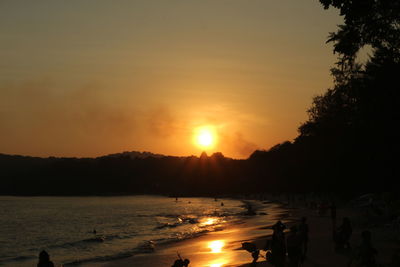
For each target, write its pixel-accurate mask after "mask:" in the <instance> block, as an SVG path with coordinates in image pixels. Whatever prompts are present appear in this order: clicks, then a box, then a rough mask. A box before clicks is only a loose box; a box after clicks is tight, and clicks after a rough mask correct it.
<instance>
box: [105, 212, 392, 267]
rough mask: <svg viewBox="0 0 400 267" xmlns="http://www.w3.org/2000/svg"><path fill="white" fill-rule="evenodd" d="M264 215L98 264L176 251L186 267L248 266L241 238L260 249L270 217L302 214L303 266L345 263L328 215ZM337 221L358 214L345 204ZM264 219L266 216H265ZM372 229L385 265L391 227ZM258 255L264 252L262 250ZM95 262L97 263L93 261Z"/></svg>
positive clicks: (356, 231)
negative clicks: (216, 244)
mask: <svg viewBox="0 0 400 267" xmlns="http://www.w3.org/2000/svg"><path fill="white" fill-rule="evenodd" d="M278 206H279V205H277V206H276V207H275V209H274V212H273V213H272V214H271V213H270V214H268V215H256V216H252V217H250V218H249V219H246V220H245V221H244V222H243V223H240V224H231V225H229V226H228V227H226V228H225V229H223V230H221V231H217V232H212V233H208V234H206V235H203V236H200V237H197V238H193V239H188V240H184V241H181V242H176V243H171V244H167V245H163V246H160V247H157V249H156V251H155V252H154V253H150V254H145V255H137V256H133V257H130V258H125V259H120V260H115V261H112V262H107V263H104V264H102V265H100V266H102V267H117V266H119V267H124V266H152V267H161V266H163V267H165V266H172V264H173V262H174V260H176V259H177V258H178V257H177V253H178V252H179V254H180V255H181V256H182V258H189V259H190V261H191V263H190V265H189V266H190V267H206V266H207V267H230V266H242V267H245V266H250V262H251V260H252V258H251V255H250V253H249V252H247V251H245V250H243V249H241V244H242V242H246V241H252V242H255V243H256V244H257V246H258V247H259V248H260V249H261V248H263V247H264V245H265V243H266V240H267V239H268V238H270V235H271V233H272V232H271V229H270V228H269V227H270V226H271V225H270V224H267V223H265V222H266V221H268V220H270V219H274V220H278V219H283V221H284V222H286V223H287V224H289V225H290V224H292V223H296V222H297V221H299V219H300V218H301V217H303V216H305V217H307V220H308V224H309V228H310V232H309V246H308V254H307V259H306V261H305V263H304V265H303V266H304V267H308V266H312V267H314V266H315V267H317V266H318V267H322V266H324V267H325V266H332V267H340V266H344V267H345V266H349V262H350V258H351V255H352V254H351V252H350V251H343V252H339V253H338V252H335V250H334V244H333V241H332V220H331V218H330V217H329V216H323V217H321V216H319V215H317V213H316V211H315V210H311V209H308V208H296V209H288V210H287V212H286V213H285V212H284V210H283V209H279V208H277V207H278ZM337 213H338V216H337V223H338V224H339V223H340V222H341V220H342V218H343V217H350V219H351V220H352V221H357V218H358V217H359V216H361V214H360V213H359V212H357V211H355V210H352V209H348V208H338V211H337ZM267 219H268V220H267ZM365 229H366V228H364V227H358V226H357V225H354V226H353V237H352V239H351V244H352V246H353V247H356V246H357V245H358V244H359V243H360V234H361V232H362V230H365ZM369 230H371V232H372V241H373V245H374V246H375V248H377V249H378V252H379V254H378V256H377V262H378V263H379V264H385V265H384V266H391V265H388V264H389V263H390V262H391V258H392V255H393V254H394V252H395V251H396V249H398V248H399V245H398V243H396V242H395V241H394V240H393V238H392V236H391V234H390V233H391V229H386V228H385V227H383V226H380V227H377V228H373V229H371V228H369ZM213 241H222V242H223V244H224V245H223V247H222V248H221V251H214V252H213V251H212V249H211V248H210V247H209V246H210V244H211V242H213ZM261 255H265V252H264V251H262V252H261ZM97 266H98V265H97ZM257 266H260V267H261V266H272V265H270V264H269V263H267V262H266V261H265V260H264V259H263V258H260V259H259V262H258V263H257ZM351 266H356V265H351Z"/></svg>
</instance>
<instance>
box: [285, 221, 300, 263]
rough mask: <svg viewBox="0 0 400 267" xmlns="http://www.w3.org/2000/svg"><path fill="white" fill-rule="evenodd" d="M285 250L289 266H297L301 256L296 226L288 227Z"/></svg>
mask: <svg viewBox="0 0 400 267" xmlns="http://www.w3.org/2000/svg"><path fill="white" fill-rule="evenodd" d="M287 252H288V258H289V267H299V265H300V262H301V258H302V238H301V236H300V233H299V232H298V231H297V226H296V225H293V226H292V227H291V228H290V233H289V235H288V237H287Z"/></svg>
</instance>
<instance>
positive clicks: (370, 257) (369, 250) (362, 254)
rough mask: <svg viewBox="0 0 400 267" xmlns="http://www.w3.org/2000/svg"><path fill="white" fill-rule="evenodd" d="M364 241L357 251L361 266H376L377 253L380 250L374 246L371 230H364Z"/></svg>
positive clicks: (357, 259) (362, 236)
mask: <svg viewBox="0 0 400 267" xmlns="http://www.w3.org/2000/svg"><path fill="white" fill-rule="evenodd" d="M361 238H362V242H361V245H360V247H358V248H357V251H356V255H355V258H356V261H357V262H358V265H357V266H359V267H376V266H377V265H376V261H375V255H376V254H378V251H377V250H376V249H375V248H374V247H373V246H372V243H371V232H370V231H363V232H362V233H361Z"/></svg>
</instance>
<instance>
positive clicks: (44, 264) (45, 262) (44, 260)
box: [37, 250, 54, 267]
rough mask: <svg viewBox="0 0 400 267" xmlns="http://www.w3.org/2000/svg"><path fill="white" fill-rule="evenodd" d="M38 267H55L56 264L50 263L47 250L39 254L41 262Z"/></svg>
mask: <svg viewBox="0 0 400 267" xmlns="http://www.w3.org/2000/svg"><path fill="white" fill-rule="evenodd" d="M37 267H54V263H53V262H52V261H50V256H49V254H48V253H47V252H46V251H45V250H42V251H41V252H40V253H39V262H38V264H37Z"/></svg>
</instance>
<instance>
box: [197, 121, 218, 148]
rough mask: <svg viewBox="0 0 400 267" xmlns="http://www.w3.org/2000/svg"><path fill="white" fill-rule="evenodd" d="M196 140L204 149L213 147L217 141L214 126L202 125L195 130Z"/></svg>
mask: <svg viewBox="0 0 400 267" xmlns="http://www.w3.org/2000/svg"><path fill="white" fill-rule="evenodd" d="M194 142H195V144H196V145H197V146H199V147H200V148H202V149H209V148H212V147H213V146H214V145H215V143H216V133H215V129H214V128H213V127H212V126H201V127H198V128H197V129H195V131H194Z"/></svg>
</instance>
